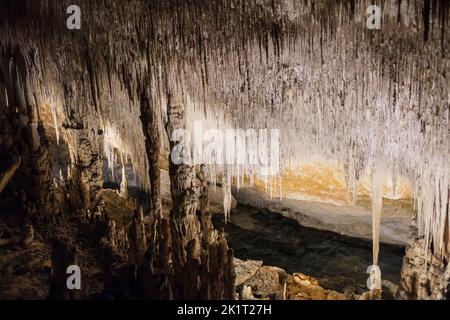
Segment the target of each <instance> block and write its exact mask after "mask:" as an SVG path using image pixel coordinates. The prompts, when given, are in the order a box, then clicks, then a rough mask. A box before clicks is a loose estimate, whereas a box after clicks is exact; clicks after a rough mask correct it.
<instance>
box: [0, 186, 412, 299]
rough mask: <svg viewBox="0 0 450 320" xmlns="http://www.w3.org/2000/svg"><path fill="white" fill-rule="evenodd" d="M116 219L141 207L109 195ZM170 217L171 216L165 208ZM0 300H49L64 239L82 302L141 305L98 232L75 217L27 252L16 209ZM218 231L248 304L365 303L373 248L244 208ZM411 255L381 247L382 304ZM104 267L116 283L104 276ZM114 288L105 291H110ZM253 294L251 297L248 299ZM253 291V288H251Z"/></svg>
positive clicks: (39, 232) (9, 224)
mask: <svg viewBox="0 0 450 320" xmlns="http://www.w3.org/2000/svg"><path fill="white" fill-rule="evenodd" d="M104 199H105V203H106V206H107V208H108V212H109V214H110V215H111V216H112V217H113V218H114V220H115V221H116V222H117V223H118V225H123V226H127V225H128V224H129V221H130V215H129V214H127V213H129V212H132V210H133V206H134V203H133V202H134V201H133V200H124V199H122V198H120V197H119V196H118V193H117V191H116V190H105V191H104ZM164 207H165V210H168V208H169V207H168V205H167V204H166V205H165V206H164ZM0 209H1V213H2V214H1V215H0V274H1V277H0V299H46V298H47V297H48V294H49V283H50V279H51V270H52V263H51V246H50V244H49V243H48V241H45V240H44V239H45V238H49V235H50V234H57V233H59V237H63V238H64V239H72V241H74V242H76V243H77V257H78V263H79V265H80V267H81V269H82V270H83V277H84V281H83V283H84V284H85V285H84V288H83V290H82V293H80V298H88V299H97V298H99V299H141V298H143V297H142V296H141V295H140V294H139V289H138V288H136V283H133V280H132V279H131V278H132V277H131V274H132V271H131V270H130V266H129V265H128V264H127V263H126V261H124V260H123V258H122V257H120V256H117V255H111V256H107V257H105V255H104V254H102V251H101V250H100V246H99V245H98V244H99V240H98V239H96V238H95V237H93V236H92V234H93V233H94V232H95V230H92V227H91V226H90V225H89V224H87V223H84V222H83V221H82V220H78V219H74V218H73V217H70V216H63V217H59V218H58V219H57V223H56V225H57V226H60V227H58V228H56V229H54V230H50V229H46V228H45V226H36V227H35V229H36V230H35V236H34V240H33V242H32V243H31V244H27V245H24V244H23V235H22V234H23V231H22V227H20V226H21V224H22V223H23V222H21V221H19V219H18V218H17V214H15V213H16V212H17V210H18V209H17V208H16V207H15V206H14V202H4V203H2V204H1V208H0ZM214 223H215V226H216V228H222V227H223V228H224V229H225V231H226V233H227V235H228V241H229V245H230V247H231V248H233V249H234V252H235V257H236V259H235V267H236V277H237V279H236V285H237V290H238V291H239V292H240V294H241V296H242V295H243V297H245V298H248V299H253V298H261V299H299V300H310V299H328V300H330V299H332V300H334V299H358V298H359V297H360V296H359V295H361V294H362V293H363V292H365V291H367V289H366V286H365V283H366V279H367V274H366V273H365V270H366V268H367V267H368V266H369V265H370V264H371V263H370V261H371V256H372V250H371V242H369V241H367V240H362V239H357V238H351V237H346V236H341V235H339V234H336V233H333V232H327V231H320V230H316V229H312V228H305V227H302V226H300V225H299V224H298V223H297V222H295V221H293V220H290V219H288V218H284V217H282V216H281V215H279V214H277V213H273V212H262V211H259V210H256V209H253V208H249V207H242V206H238V207H237V208H236V209H234V210H233V212H232V216H231V222H229V223H228V224H226V225H225V224H224V221H223V215H219V214H216V215H214ZM403 254H404V248H403V247H401V246H395V245H382V246H381V250H380V267H381V270H382V272H383V279H385V280H384V282H383V285H384V287H383V298H384V299H391V298H393V293H394V292H395V289H396V285H395V284H397V283H398V282H399V278H400V270H401V263H402V256H403ZM105 264H107V265H112V266H110V267H107V268H108V270H109V271H107V272H109V273H111V274H109V275H105V270H106V269H105V268H106V267H105ZM105 279H106V281H108V282H109V283H110V287H109V288H108V290H106V291H105V288H104V283H105ZM245 287H250V288H251V291H250V292H248V291H247V292H244V291H245ZM247 289H249V288H247Z"/></svg>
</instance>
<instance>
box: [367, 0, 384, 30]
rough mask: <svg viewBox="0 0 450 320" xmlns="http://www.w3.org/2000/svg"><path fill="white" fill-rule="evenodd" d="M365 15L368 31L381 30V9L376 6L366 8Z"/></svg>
mask: <svg viewBox="0 0 450 320" xmlns="http://www.w3.org/2000/svg"><path fill="white" fill-rule="evenodd" d="M366 14H368V15H369V17H368V18H367V20H366V26H367V28H368V29H370V30H374V29H376V30H379V29H381V7H380V6H377V5H371V6H368V7H367V10H366Z"/></svg>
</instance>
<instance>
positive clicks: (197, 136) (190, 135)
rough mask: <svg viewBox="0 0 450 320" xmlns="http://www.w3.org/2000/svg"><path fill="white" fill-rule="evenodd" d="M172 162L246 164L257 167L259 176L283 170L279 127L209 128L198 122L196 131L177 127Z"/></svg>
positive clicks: (195, 125)
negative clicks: (281, 167) (281, 166)
mask: <svg viewBox="0 0 450 320" xmlns="http://www.w3.org/2000/svg"><path fill="white" fill-rule="evenodd" d="M170 139H171V141H173V142H174V143H175V145H174V147H173V148H172V150H171V154H170V158H171V161H172V162H173V163H174V164H176V165H181V164H187V165H195V164H209V165H212V164H214V165H246V166H254V167H258V169H259V173H260V175H263V176H264V175H268V176H270V175H276V174H278V173H279V170H280V130H279V129H266V128H264V129H206V130H204V128H203V123H202V121H195V122H194V126H193V131H192V132H191V131H190V130H187V129H175V130H174V131H173V133H172V136H171V137H170Z"/></svg>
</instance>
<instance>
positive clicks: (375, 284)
mask: <svg viewBox="0 0 450 320" xmlns="http://www.w3.org/2000/svg"><path fill="white" fill-rule="evenodd" d="M383 185H384V170H383V167H382V166H381V165H380V164H377V165H375V169H374V172H372V188H371V198H372V242H373V248H372V251H373V257H372V262H373V265H372V266H371V268H370V271H369V272H370V284H371V285H370V289H371V290H374V289H377V290H381V272H380V268H379V266H378V256H379V251H380V222H381V212H382V206H383Z"/></svg>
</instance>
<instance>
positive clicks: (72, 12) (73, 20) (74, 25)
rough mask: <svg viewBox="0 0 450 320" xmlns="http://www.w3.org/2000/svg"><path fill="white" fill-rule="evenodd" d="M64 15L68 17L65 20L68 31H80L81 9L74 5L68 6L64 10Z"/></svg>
mask: <svg viewBox="0 0 450 320" xmlns="http://www.w3.org/2000/svg"><path fill="white" fill-rule="evenodd" d="M66 13H67V14H69V17H68V18H67V20H66V26H67V29H69V30H80V29H81V8H80V7H79V6H77V5H75V4H73V5H70V6H68V7H67V9H66Z"/></svg>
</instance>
